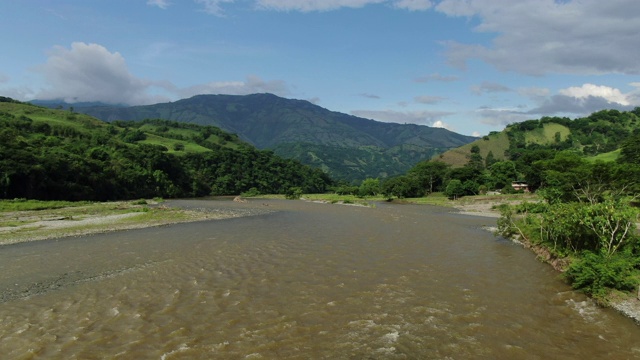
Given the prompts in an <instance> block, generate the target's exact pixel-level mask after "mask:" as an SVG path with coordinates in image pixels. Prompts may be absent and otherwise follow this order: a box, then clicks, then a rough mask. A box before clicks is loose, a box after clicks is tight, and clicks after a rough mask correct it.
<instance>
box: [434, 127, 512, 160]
mask: <svg viewBox="0 0 640 360" xmlns="http://www.w3.org/2000/svg"><path fill="white" fill-rule="evenodd" d="M488 139H489V140H485V138H482V139H479V140H476V141H474V142H472V143H470V144H466V145H463V146H460V147H458V148H455V149H453V150H449V151H447V152H445V153H443V154H440V155H437V156H435V157H434V158H433V159H434V160H439V161H442V162H445V163H447V164H451V165H453V166H454V167H460V166H463V165H464V164H466V163H467V162H468V161H469V154H470V153H471V147H473V146H474V145H478V147H479V148H480V155H482V157H483V158H486V157H487V154H488V153H489V151H491V152H492V153H493V156H494V157H495V159H496V160H504V152H505V150H507V149H509V138H508V137H507V134H506V132H504V131H503V132H500V133H497V134H491V135H488Z"/></svg>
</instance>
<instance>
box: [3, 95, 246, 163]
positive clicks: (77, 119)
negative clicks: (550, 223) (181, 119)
mask: <svg viewBox="0 0 640 360" xmlns="http://www.w3.org/2000/svg"><path fill="white" fill-rule="evenodd" d="M0 111H3V112H6V113H10V114H12V115H14V116H16V117H20V116H26V117H28V118H29V119H31V120H33V121H34V122H42V123H47V124H49V125H50V126H65V127H71V128H73V129H75V130H77V131H79V132H81V133H85V134H90V133H91V131H92V130H93V129H97V128H104V127H107V126H111V125H112V124H108V123H106V122H103V121H101V120H98V119H96V118H94V117H91V116H89V115H85V114H81V113H71V112H69V111H67V110H56V109H48V108H43V107H38V106H33V105H29V104H17V103H4V102H2V103H0ZM114 127H115V128H116V129H117V130H118V131H122V130H124V129H123V128H121V127H118V126H114ZM158 127H159V126H156V125H152V124H147V125H143V126H142V127H140V130H142V131H143V132H145V133H146V135H147V138H146V140H143V141H139V143H144V144H155V145H162V146H165V147H166V148H167V149H168V150H169V152H171V153H186V152H208V151H212V150H210V149H207V148H205V147H203V146H200V145H198V144H196V143H195V142H193V141H191V140H189V139H191V138H192V137H194V136H197V135H198V134H199V131H197V130H193V129H183V128H177V127H176V128H174V127H171V126H168V130H167V131H166V134H167V136H166V137H165V136H161V135H158V134H157V133H155V132H156V131H157V128H158ZM151 132H154V133H155V134H152V133H151ZM172 135H179V136H181V137H182V138H184V139H186V140H180V139H173V138H172ZM207 140H208V141H209V142H212V143H216V144H219V145H221V146H222V147H226V148H230V149H233V150H236V149H238V148H239V144H237V143H235V142H233V141H224V140H222V139H221V138H220V137H219V136H217V135H216V134H212V135H211V136H210V137H209V138H208V139H207ZM176 144H182V145H183V146H184V151H175V150H174V146H175V145H176Z"/></svg>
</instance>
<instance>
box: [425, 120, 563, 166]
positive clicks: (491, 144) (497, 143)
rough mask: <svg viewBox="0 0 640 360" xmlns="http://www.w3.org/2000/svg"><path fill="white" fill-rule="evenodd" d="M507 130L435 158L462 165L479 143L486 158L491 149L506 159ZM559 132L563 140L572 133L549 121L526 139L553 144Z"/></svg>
mask: <svg viewBox="0 0 640 360" xmlns="http://www.w3.org/2000/svg"><path fill="white" fill-rule="evenodd" d="M507 131H509V129H505V130H504V131H502V132H500V133H494V134H491V135H488V136H487V137H485V138H482V139H479V140H476V141H474V142H472V143H470V144H466V145H463V146H460V147H458V148H455V149H453V150H449V151H447V152H445V153H443V154H440V155H438V156H435V157H434V158H433V159H434V160H439V161H442V162H445V163H447V164H451V165H452V166H453V167H460V166H463V165H464V164H466V163H467V162H468V161H469V154H470V153H471V147H473V146H474V145H478V147H479V148H480V155H482V157H483V158H486V157H487V154H488V153H489V151H491V152H492V153H493V156H494V158H495V159H496V160H504V159H505V157H504V152H505V151H506V150H508V149H509V138H508V137H507ZM558 132H559V133H560V137H561V140H565V139H566V138H567V136H569V134H570V133H571V131H570V130H569V128H567V127H566V126H563V125H560V124H555V123H549V124H545V125H544V128H538V129H535V130H532V131H529V132H527V133H526V136H525V141H526V142H527V143H536V144H542V145H545V144H551V143H553V142H555V134H556V133H558ZM487 138H488V140H487Z"/></svg>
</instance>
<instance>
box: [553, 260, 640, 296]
mask: <svg viewBox="0 0 640 360" xmlns="http://www.w3.org/2000/svg"><path fill="white" fill-rule="evenodd" d="M637 265H638V259H637V258H636V257H634V256H631V255H629V254H626V253H616V254H615V255H613V256H610V257H607V256H605V255H604V254H597V253H593V252H591V251H584V252H583V253H582V256H581V257H580V258H579V259H577V260H574V261H573V262H572V263H571V265H569V268H568V269H567V271H566V272H565V277H566V278H567V279H568V280H569V281H570V282H571V286H572V287H573V288H574V289H579V290H582V291H584V292H585V293H587V294H589V295H592V296H593V297H595V298H596V299H599V300H603V298H604V297H605V296H606V295H607V293H608V289H616V290H622V291H629V290H633V289H635V288H636V286H637V285H638V276H637V272H636V270H635V267H636V266H637Z"/></svg>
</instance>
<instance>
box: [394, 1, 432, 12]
mask: <svg viewBox="0 0 640 360" xmlns="http://www.w3.org/2000/svg"><path fill="white" fill-rule="evenodd" d="M393 6H394V7H397V8H399V9H407V10H410V11H418V10H427V9H429V8H431V7H432V6H433V3H432V2H431V1H430V0H397V1H395V2H394V3H393Z"/></svg>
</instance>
